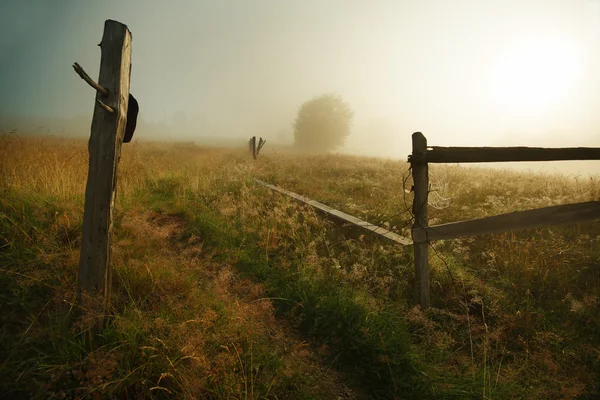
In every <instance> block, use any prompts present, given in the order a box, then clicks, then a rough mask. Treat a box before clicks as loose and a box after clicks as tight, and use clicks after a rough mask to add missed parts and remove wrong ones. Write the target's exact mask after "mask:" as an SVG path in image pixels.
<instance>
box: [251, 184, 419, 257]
mask: <svg viewBox="0 0 600 400" xmlns="http://www.w3.org/2000/svg"><path fill="white" fill-rule="evenodd" d="M255 181H256V183H258V184H259V185H262V186H265V187H268V188H269V189H272V190H275V191H277V192H279V193H283V194H285V195H287V196H289V197H292V198H294V199H296V200H299V201H301V202H303V203H305V204H308V205H309V206H312V207H314V208H316V209H318V210H321V211H323V212H325V213H327V214H329V215H332V216H334V217H336V218H339V219H341V220H342V221H345V222H349V223H351V224H354V225H356V226H359V227H361V228H364V229H367V230H369V231H371V232H373V233H376V234H378V235H380V236H383V237H384V238H386V239H388V240H391V241H393V242H396V243H399V244H402V245H405V246H408V245H411V244H412V243H413V242H412V240H410V239H408V238H405V237H403V236H400V235H398V234H397V233H394V232H392V231H389V230H387V229H385V228H382V227H380V226H377V225H373V224H371V223H370V222H367V221H363V220H361V219H359V218H356V217H353V216H352V215H350V214H346V213H345V212H342V211H339V210H336V209H334V208H331V207H329V206H327V205H325V204H323V203H319V202H318V201H315V200H311V199H309V198H308V197H305V196H302V195H300V194H297V193H294V192H290V191H289V190H285V189H282V188H280V187H277V186H275V185H271V184H268V183H266V182H263V181H260V180H258V179H255Z"/></svg>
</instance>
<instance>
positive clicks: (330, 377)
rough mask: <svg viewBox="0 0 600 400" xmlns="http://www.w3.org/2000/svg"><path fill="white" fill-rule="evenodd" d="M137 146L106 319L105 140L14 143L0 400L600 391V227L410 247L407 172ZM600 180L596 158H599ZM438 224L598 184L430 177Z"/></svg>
mask: <svg viewBox="0 0 600 400" xmlns="http://www.w3.org/2000/svg"><path fill="white" fill-rule="evenodd" d="M268 147H269V145H268V144H267V147H265V149H264V150H263V153H261V154H260V156H259V158H258V160H256V161H254V160H252V157H250V156H249V155H248V154H247V150H246V148H245V147H244V145H243V143H242V144H241V145H240V148H239V149H231V148H219V147H200V146H193V145H190V144H186V145H181V144H180V145H178V144H176V143H152V142H137V141H134V142H132V143H129V144H125V145H124V146H123V150H122V158H121V163H120V166H119V176H118V191H117V205H116V212H115V215H114V239H113V293H112V300H111V309H110V315H109V316H108V324H107V327H106V329H105V330H104V331H103V332H102V334H101V335H100V336H99V337H96V338H90V337H89V336H88V335H86V332H87V329H86V327H87V325H86V324H87V321H85V320H82V319H77V318H72V317H71V316H72V315H73V310H74V309H77V307H81V306H80V305H77V304H76V302H75V299H76V286H77V266H78V260H79V246H80V242H81V223H82V215H83V201H84V190H85V183H86V178H87V162H88V154H87V142H86V141H85V140H75V139H62V138H50V137H19V136H15V135H4V136H1V137H0V321H1V324H0V397H3V398H11V399H14V398H40V399H41V398H43V399H47V398H57V399H58V398H70V399H76V398H92V399H95V398H188V399H195V398H204V399H213V398H214V399H217V398H219V399H220V398H231V399H332V398H333V399H338V398H341V399H346V398H347V399H354V398H355V399H361V398H382V399H383V398H392V399H419V398H423V399H428V398H440V399H445V398H452V399H456V398H460V399H463V398H465V399H471V398H479V399H506V398H511V399H529V398H539V399H593V398H598V396H600V386H599V385H600V384H599V382H600V300H599V297H600V224H599V222H598V221H591V222H588V223H581V224H573V225H565V226H558V227H550V228H544V229H536V230H528V231H518V232H512V233H504V234H497V235H486V236H481V237H473V238H465V239H457V240H451V241H441V242H434V243H433V244H432V249H431V251H430V264H431V269H432V270H431V298H432V307H431V308H430V309H428V310H421V309H420V307H419V306H416V305H415V304H416V302H415V300H414V298H413V297H414V289H413V285H414V274H413V255H412V247H410V246H400V245H396V244H393V243H390V242H387V241H385V240H384V239H381V238H379V237H377V236H375V235H372V234H369V233H368V232H366V231H361V230H359V229H357V228H355V227H352V226H347V225H343V224H341V223H339V222H337V221H335V220H332V219H329V218H327V217H326V216H324V215H321V214H318V213H317V212H315V210H313V209H311V208H310V207H308V206H304V205H302V204H299V203H297V202H295V201H294V200H292V199H289V198H287V197H286V196H283V195H281V194H278V193H274V192H272V191H270V190H269V189H266V188H264V187H261V186H259V185H257V184H256V183H255V181H254V179H261V180H263V181H266V182H269V183H272V184H276V185H280V186H281V187H283V188H285V189H288V190H291V191H294V192H297V193H300V194H303V195H305V196H308V197H310V198H312V199H315V200H318V201H320V202H322V203H325V204H327V205H329V206H332V207H335V208H338V209H340V210H342V211H345V212H347V213H349V214H352V215H355V216H357V217H359V218H362V219H365V220H367V221H369V222H372V223H375V224H379V225H382V226H385V227H388V228H389V229H391V230H393V231H395V232H398V233H400V234H403V235H404V236H407V237H410V224H411V215H410V205H411V204H412V194H411V193H410V187H411V178H410V173H409V171H408V164H407V163H406V162H403V161H391V160H384V159H377V158H365V157H357V156H347V155H303V154H294V153H290V152H283V151H276V150H274V149H271V150H268ZM599 169H600V168H599ZM430 174H431V183H432V192H431V194H430V211H429V214H430V223H432V224H434V223H444V222H451V221H457V220H462V219H469V218H476V217H482V216H486V215H494V214H499V213H504V212H509V211H515V210H524V209H529V208H537V207H543V206H548V205H556V204H564V203H571V202H579V201H590V200H600V177H598V176H592V177H587V178H582V177H566V176H558V175H542V174H533V173H518V172H511V171H499V170H491V169H484V168H467V167H464V166H432V167H430Z"/></svg>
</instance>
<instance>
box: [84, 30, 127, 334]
mask: <svg viewBox="0 0 600 400" xmlns="http://www.w3.org/2000/svg"><path fill="white" fill-rule="evenodd" d="M100 48H101V61H100V74H99V78H98V84H97V85H98V86H99V87H100V89H104V91H102V90H100V89H99V88H95V89H96V91H97V92H96V102H95V108H94V116H93V119H92V128H91V135H90V140H89V143H88V150H89V155H90V161H89V170H88V180H87V185H86V189H85V209H84V213H83V227H82V238H81V253H80V258H79V279H78V284H79V300H80V303H81V306H82V307H83V308H84V310H86V311H87V313H88V315H89V316H90V317H91V316H94V317H97V318H98V319H97V320H96V321H94V322H93V325H96V327H98V328H100V329H101V327H102V322H103V316H104V314H106V311H107V308H108V305H109V300H110V292H111V276H112V274H111V259H110V258H111V245H112V215H113V208H114V204H115V196H116V184H117V166H118V163H119V159H120V156H121V144H122V143H123V136H124V134H125V126H126V123H127V108H128V102H129V79H130V72H131V32H129V29H128V28H127V26H126V25H123V24H121V23H120V22H117V21H112V20H107V21H106V22H105V24H104V34H103V36H102V42H101V43H100ZM76 65H77V66H78V64H76ZM74 68H75V66H74ZM79 68H80V67H79ZM75 70H76V72H78V73H79V71H78V69H77V68H75ZM84 74H85V73H84ZM86 75H87V74H86ZM80 76H82V75H81V74H80ZM82 78H84V76H82ZM84 79H85V78H84ZM86 81H88V80H87V79H86ZM88 83H90V82H89V81H88ZM90 85H91V83H90ZM92 311H94V312H99V313H98V314H93V315H90V314H91V312H92Z"/></svg>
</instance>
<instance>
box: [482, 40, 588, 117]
mask: <svg viewBox="0 0 600 400" xmlns="http://www.w3.org/2000/svg"><path fill="white" fill-rule="evenodd" d="M579 69H580V60H579V54H578V51H577V48H576V47H575V46H574V45H573V44H571V43H569V42H567V41H564V40H557V39H551V38H536V39H528V40H524V41H521V42H520V43H518V44H516V45H514V46H513V47H511V48H509V49H508V50H507V51H506V52H504V53H503V54H501V55H500V57H499V59H498V60H497V62H496V63H495V65H493V66H492V71H491V72H492V75H491V93H490V94H491V96H492V99H493V100H494V102H495V103H496V104H498V105H501V106H503V107H509V108H511V109H513V110H514V111H524V112H527V111H534V110H536V109H544V108H545V107H547V106H549V105H553V104H557V103H560V102H564V101H566V100H567V97H568V95H569V91H570V90H571V88H572V87H573V86H574V83H575V81H576V80H577V78H578V75H579V73H580V71H579Z"/></svg>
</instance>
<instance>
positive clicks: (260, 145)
mask: <svg viewBox="0 0 600 400" xmlns="http://www.w3.org/2000/svg"><path fill="white" fill-rule="evenodd" d="M265 143H267V141H266V140H264V139H263V138H260V140H259V141H258V147H257V148H256V155H257V156H258V154H259V153H260V150H261V149H262V148H263V146H264V145H265Z"/></svg>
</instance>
